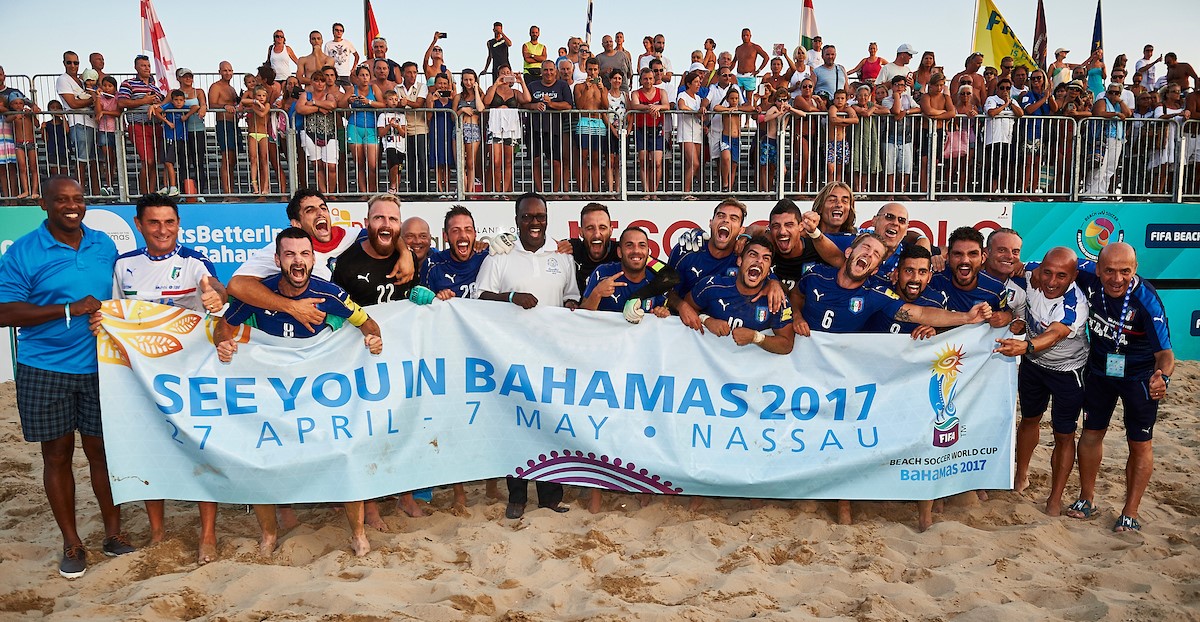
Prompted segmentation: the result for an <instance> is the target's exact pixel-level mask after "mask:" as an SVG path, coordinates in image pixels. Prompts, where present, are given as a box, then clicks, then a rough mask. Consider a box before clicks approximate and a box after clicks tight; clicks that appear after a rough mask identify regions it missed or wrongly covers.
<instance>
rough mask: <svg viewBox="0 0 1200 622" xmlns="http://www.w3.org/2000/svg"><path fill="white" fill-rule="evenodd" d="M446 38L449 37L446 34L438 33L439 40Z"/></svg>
mask: <svg viewBox="0 0 1200 622" xmlns="http://www.w3.org/2000/svg"><path fill="white" fill-rule="evenodd" d="M446 36H447V35H446V33H444V32H439V33H438V38H439V39H445V38H446Z"/></svg>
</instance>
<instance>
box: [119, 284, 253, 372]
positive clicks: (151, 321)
mask: <svg viewBox="0 0 1200 622" xmlns="http://www.w3.org/2000/svg"><path fill="white" fill-rule="evenodd" d="M100 312H101V314H102V320H101V327H102V330H101V331H100V334H99V335H98V336H97V338H96V354H97V357H98V358H99V360H100V362H101V363H108V364H110V365H124V366H125V367H130V359H129V349H130V348H132V349H133V350H134V351H136V352H138V353H139V354H141V355H142V356H145V357H149V358H159V357H163V356H167V355H168V354H172V353H175V352H179V351H180V350H183V344H182V343H180V341H179V339H178V338H177V337H176V336H175V335H186V334H188V333H191V332H192V331H194V330H196V329H197V328H198V327H199V326H200V324H201V323H203V324H204V333H205V335H206V336H207V337H208V342H209V343H212V341H213V324H214V323H215V322H216V318H214V317H212V316H208V317H203V316H201V315H200V314H198V313H193V312H189V311H188V310H187V309H182V308H179V307H170V306H167V305H160V304H157V303H153V302H146V301H142V300H106V301H104V303H102V305H101V307H100ZM233 339H234V341H236V342H238V343H247V342H249V341H250V329H249V327H247V326H239V327H237V331H236V332H235V333H234V337H233Z"/></svg>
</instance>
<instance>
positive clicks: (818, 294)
mask: <svg viewBox="0 0 1200 622" xmlns="http://www.w3.org/2000/svg"><path fill="white" fill-rule="evenodd" d="M824 295H825V294H824V293H822V292H821V291H820V290H817V289H814V290H813V298H816V299H817V302H821V296H824Z"/></svg>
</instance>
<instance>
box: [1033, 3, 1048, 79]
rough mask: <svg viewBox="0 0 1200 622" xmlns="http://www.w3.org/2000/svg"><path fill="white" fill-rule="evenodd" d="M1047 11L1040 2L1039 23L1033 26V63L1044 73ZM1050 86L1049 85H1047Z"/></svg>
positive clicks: (1046, 43)
mask: <svg viewBox="0 0 1200 622" xmlns="http://www.w3.org/2000/svg"><path fill="white" fill-rule="evenodd" d="M1048 45H1049V44H1048V42H1047V40H1046V10H1045V9H1044V8H1042V0H1038V8H1037V21H1035V22H1034V26H1033V62H1035V63H1037V65H1038V67H1041V68H1042V70H1043V71H1045V69H1046V49H1047V46H1048ZM1047 86H1048V85H1047Z"/></svg>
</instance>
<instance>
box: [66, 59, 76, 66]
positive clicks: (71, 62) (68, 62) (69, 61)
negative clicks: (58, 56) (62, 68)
mask: <svg viewBox="0 0 1200 622" xmlns="http://www.w3.org/2000/svg"><path fill="white" fill-rule="evenodd" d="M63 64H64V65H78V64H79V61H77V60H64V61H63Z"/></svg>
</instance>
